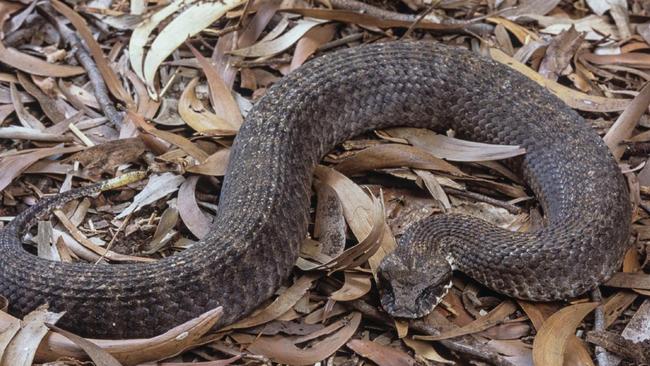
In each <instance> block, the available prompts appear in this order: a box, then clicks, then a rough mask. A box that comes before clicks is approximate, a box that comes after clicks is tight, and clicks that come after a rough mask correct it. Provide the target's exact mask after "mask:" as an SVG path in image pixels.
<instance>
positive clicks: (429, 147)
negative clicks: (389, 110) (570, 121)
mask: <svg viewBox="0 0 650 366" xmlns="http://www.w3.org/2000/svg"><path fill="white" fill-rule="evenodd" d="M386 133H387V134H388V135H389V136H392V137H396V138H402V139H405V140H407V141H408V142H409V143H410V144H411V145H413V146H415V147H418V148H420V149H422V150H425V151H427V152H429V153H430V154H432V155H433V156H435V157H438V158H440V159H446V160H451V161H486V160H500V159H507V158H512V157H515V156H519V155H522V154H525V153H526V150H525V149H524V148H521V147H519V146H512V145H494V144H484V143H481V142H472V141H467V140H460V139H456V138H452V137H448V136H445V135H440V134H437V133H435V132H433V131H431V130H427V129H423V128H412V127H398V128H391V129H389V130H386Z"/></svg>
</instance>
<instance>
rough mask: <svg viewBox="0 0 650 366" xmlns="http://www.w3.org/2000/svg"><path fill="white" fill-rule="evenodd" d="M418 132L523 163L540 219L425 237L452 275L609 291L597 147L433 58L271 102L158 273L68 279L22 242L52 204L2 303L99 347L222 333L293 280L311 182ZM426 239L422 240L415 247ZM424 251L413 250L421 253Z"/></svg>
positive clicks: (610, 242) (563, 117)
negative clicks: (45, 311)
mask: <svg viewBox="0 0 650 366" xmlns="http://www.w3.org/2000/svg"><path fill="white" fill-rule="evenodd" d="M392 126H413V127H422V128H430V129H434V130H439V131H444V130H447V129H453V130H455V132H456V133H457V135H458V136H460V137H462V138H467V139H471V140H475V141H481V142H487V143H498V144H516V145H521V146H522V147H524V148H525V149H526V150H527V154H526V155H525V156H524V157H523V159H521V162H520V166H519V169H520V171H521V172H522V175H523V177H524V178H525V181H526V182H527V184H528V185H529V187H530V188H531V189H532V191H533V192H534V193H535V195H536V197H537V198H538V200H539V202H540V203H541V207H542V209H543V211H544V213H545V218H546V225H545V226H544V227H543V228H542V229H540V230H537V231H534V232H531V233H516V232H510V231H507V230H503V229H500V228H497V227H494V226H491V225H490V224H487V223H486V222H483V221H481V220H479V219H471V218H459V217H449V218H448V219H444V217H446V216H443V219H440V220H436V221H435V222H434V223H433V224H431V223H428V224H427V223H425V224H424V225H422V226H421V227H424V228H426V227H428V226H432V227H430V228H429V229H431V230H433V231H434V232H435V231H437V232H438V233H441V234H443V235H446V236H447V237H449V238H451V239H450V240H448V241H445V243H447V244H450V243H453V244H454V245H451V246H444V247H445V249H446V250H448V251H449V252H450V253H452V254H453V257H454V260H455V265H456V266H457V267H458V269H460V270H462V271H464V272H466V273H467V274H469V275H470V276H472V277H474V278H475V279H477V280H478V281H480V282H481V283H483V284H485V285H487V286H489V287H491V288H493V289H495V290H497V291H500V292H503V293H506V294H509V295H512V296H516V297H521V298H527V299H533V300H539V299H542V300H548V299H559V298H566V297H568V296H573V295H577V294H579V293H582V292H584V291H586V290H588V289H590V288H593V287H594V286H596V285H598V284H599V283H602V282H603V281H604V280H606V279H607V278H608V277H609V276H610V275H611V274H612V272H613V271H615V270H616V268H617V266H619V265H620V263H621V258H622V256H623V253H624V251H625V248H626V246H627V241H628V236H629V227H630V204H629V199H628V193H627V187H626V184H625V181H624V179H623V176H622V174H621V173H620V170H619V168H618V166H617V164H616V162H615V161H614V159H613V157H612V156H611V155H610V153H609V152H608V150H607V148H606V146H605V145H604V144H603V142H602V140H601V139H600V138H599V137H598V136H597V134H596V133H594V131H592V130H591V128H590V127H589V126H588V125H587V124H586V122H585V121H584V120H583V119H582V118H581V117H580V116H579V115H578V114H577V113H575V112H574V111H572V110H571V109H569V108H568V107H567V106H566V105H564V104H563V103H562V102H561V101H560V100H559V99H557V98H556V97H555V96H553V95H551V94H550V93H548V92H547V91H546V90H544V89H543V88H542V87H540V86H539V85H537V84H535V83H534V82H532V81H530V80H529V79H527V78H525V77H524V76H522V75H520V74H518V73H516V72H514V71H512V70H510V69H509V68H507V67H505V66H502V65H500V64H497V63H495V62H493V61H490V60H488V59H486V58H483V57H480V56H477V55H475V54H473V53H471V52H468V51H466V50H461V49H459V48H452V47H446V46H442V45H438V44H434V43H431V42H393V43H385V44H374V45H366V46H360V47H355V48H351V49H345V50H342V51H337V52H334V53H331V54H327V55H324V56H322V57H318V58H316V59H314V60H313V61H311V62H308V63H307V64H305V65H304V66H303V67H301V68H299V69H298V70H297V71H295V72H293V73H291V74H289V75H288V76H286V77H284V78H283V79H281V80H280V81H278V82H277V83H276V84H275V85H273V86H272V87H271V88H269V89H268V91H267V93H266V95H265V96H264V97H263V98H262V99H261V100H260V101H259V102H258V103H257V104H256V106H255V107H254V108H253V109H252V110H251V111H250V112H249V114H248V116H247V118H246V122H245V123H244V125H243V126H242V128H241V130H240V131H239V134H238V135H237V138H236V139H235V143H234V145H233V147H232V153H231V160H230V163H229V167H228V169H227V174H226V177H225V179H224V183H223V186H222V189H221V197H220V203H219V208H218V212H217V215H216V218H215V221H214V223H213V227H212V228H211V230H210V231H209V233H208V234H207V235H206V236H205V237H204V238H202V239H201V240H200V241H199V242H198V243H197V244H195V245H194V246H193V247H191V248H190V249H187V250H185V251H183V252H181V253H178V254H175V255H173V256H170V257H167V258H164V259H162V260H160V261H157V262H155V263H146V264H121V265H111V266H107V265H96V266H93V265H92V264H86V263H61V262H54V261H48V260H43V259H39V258H36V257H35V256H33V255H32V254H29V253H28V252H26V251H25V250H24V249H23V248H22V245H21V241H20V236H21V235H22V234H23V233H24V231H25V230H26V229H27V227H28V225H30V224H32V223H33V222H34V221H35V219H36V217H37V216H38V215H39V214H41V213H43V212H44V211H46V210H49V209H51V208H52V207H53V206H55V205H57V204H59V203H61V202H63V201H65V200H67V199H70V198H72V197H76V196H79V195H81V194H84V193H88V192H91V191H93V190H96V187H94V188H93V187H92V186H91V187H90V188H85V189H84V188H82V189H81V190H79V191H74V192H72V193H68V194H64V195H62V196H56V197H55V198H52V199H49V200H44V201H42V202H39V204H37V205H35V206H33V207H31V208H30V209H28V210H26V211H25V212H24V213H22V214H20V215H18V216H17V217H16V218H15V219H14V220H13V221H12V222H11V223H10V224H8V225H7V226H6V227H5V228H4V229H3V230H2V232H1V233H0V294H1V295H3V296H5V297H7V298H8V299H9V301H10V312H12V313H14V314H16V315H19V316H22V315H24V314H26V313H27V312H29V311H31V310H33V309H34V308H36V307H37V306H39V305H41V304H44V303H49V305H50V308H51V309H53V310H56V311H61V310H67V314H66V315H65V316H64V317H63V318H62V319H61V321H60V324H61V325H62V327H64V328H67V329H70V330H73V331H76V332H77V333H79V334H81V335H84V336H92V337H97V338H116V337H118V338H133V337H149V336H153V335H156V334H159V333H162V332H164V331H166V330H168V329H169V328H171V327H173V326H175V325H178V324H180V323H182V322H184V321H187V320H189V319H191V318H194V317H196V316H197V315H199V314H201V313H203V312H205V311H207V310H209V309H212V308H215V307H217V306H223V308H224V316H223V317H222V318H221V320H220V321H219V325H227V324H231V323H233V322H235V321H237V320H238V319H241V318H242V317H244V316H245V315H247V314H249V313H250V312H251V311H252V310H253V309H255V308H256V307H257V306H259V305H260V304H261V303H262V302H264V301H265V300H267V299H269V298H270V297H271V296H272V295H273V293H274V292H275V291H276V290H277V289H278V288H279V286H280V285H281V284H282V282H283V281H284V280H286V278H287V277H288V276H289V274H290V272H291V268H292V266H293V265H294V263H295V261H296V259H297V255H298V249H299V245H300V244H301V242H302V241H303V240H304V238H305V237H306V234H307V227H308V223H309V205H310V196H311V181H312V172H313V169H314V167H315V164H317V163H318V161H319V160H320V158H321V157H322V156H323V155H324V154H325V153H326V152H328V151H329V150H331V149H332V148H333V147H334V146H335V145H336V144H337V143H340V142H341V141H344V140H345V139H348V138H350V137H353V136H355V135H358V134H360V133H363V132H365V131H368V130H372V129H378V128H387V127H392ZM427 232H428V231H426V230H415V231H414V234H413V235H415V238H413V239H415V241H418V240H419V239H422V240H421V241H423V240H425V239H427V236H428V234H427ZM420 237H421V238H420Z"/></svg>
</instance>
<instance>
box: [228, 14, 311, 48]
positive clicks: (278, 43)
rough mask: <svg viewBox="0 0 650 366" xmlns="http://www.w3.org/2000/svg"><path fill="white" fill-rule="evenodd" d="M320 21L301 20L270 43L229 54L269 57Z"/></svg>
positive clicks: (264, 42)
mask: <svg viewBox="0 0 650 366" xmlns="http://www.w3.org/2000/svg"><path fill="white" fill-rule="evenodd" d="M322 23H323V21H322V20H317V19H301V20H299V21H298V22H297V24H296V25H295V26H294V27H293V28H291V30H289V31H288V32H287V33H285V34H284V35H282V36H281V37H278V38H276V39H274V40H271V41H261V42H258V43H256V44H254V45H252V46H249V47H245V48H240V49H237V50H234V51H231V52H230V53H231V54H233V55H237V56H242V57H269V56H273V55H275V54H277V53H280V52H282V51H284V50H286V49H287V48H289V47H291V46H292V45H293V44H294V43H296V42H298V40H299V39H300V38H302V36H304V35H305V33H307V31H309V30H310V29H312V28H314V27H315V26H317V25H319V24H322Z"/></svg>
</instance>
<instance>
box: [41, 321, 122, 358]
mask: <svg viewBox="0 0 650 366" xmlns="http://www.w3.org/2000/svg"><path fill="white" fill-rule="evenodd" d="M45 325H46V326H47V327H48V328H50V329H51V330H53V331H55V332H57V333H59V334H61V335H62V336H64V337H66V338H68V339H69V340H71V341H72V342H74V343H75V344H76V345H77V346H79V347H80V348H81V349H83V350H84V352H86V354H87V355H88V357H90V359H91V360H92V361H93V362H94V363H95V364H96V365H98V366H122V364H121V363H120V361H118V360H116V359H115V357H113V356H111V354H110V353H108V351H106V350H104V349H102V348H101V347H99V346H97V345H96V344H95V343H93V342H91V341H89V340H87V339H85V338H83V337H79V336H78V335H76V334H74V333H72V332H68V331H67V330H64V329H61V328H59V327H57V326H55V325H53V324H47V323H46V324H45Z"/></svg>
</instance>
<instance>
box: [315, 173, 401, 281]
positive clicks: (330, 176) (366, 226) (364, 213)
mask: <svg viewBox="0 0 650 366" xmlns="http://www.w3.org/2000/svg"><path fill="white" fill-rule="evenodd" d="M314 175H315V176H316V177H317V178H318V179H319V180H320V181H321V182H322V183H323V184H327V185H329V186H330V187H332V188H333V189H334V191H336V194H337V195H338V196H339V199H340V201H341V204H342V205H343V214H344V215H345V220H346V221H347V223H348V225H349V226H350V229H351V230H352V232H353V233H354V236H355V237H356V238H357V240H359V241H361V242H363V241H366V239H368V238H369V237H370V234H371V233H372V232H373V231H374V230H378V229H375V227H376V224H375V223H377V222H378V221H377V219H378V218H379V216H381V221H384V220H383V212H378V211H377V210H378V208H377V203H373V200H372V199H371V198H370V197H368V195H367V194H366V193H365V192H364V191H363V190H362V189H361V188H359V186H357V185H356V184H354V182H352V181H351V180H350V179H348V178H346V177H345V176H344V175H342V174H340V173H338V172H336V171H335V170H333V169H330V168H326V167H323V166H317V167H316V169H315V170H314ZM368 241H369V240H368ZM379 241H380V247H379V249H376V250H377V252H376V253H375V254H373V256H372V257H370V259H369V260H368V263H369V264H370V268H371V269H372V270H373V273H374V272H376V269H377V267H378V266H379V263H380V262H381V260H382V259H383V258H384V256H386V254H388V253H390V252H392V251H393V249H395V246H396V245H397V244H396V243H395V238H394V237H393V235H392V233H391V232H390V228H389V227H388V225H386V224H385V223H384V224H383V232H381V238H380V239H379ZM344 254H345V253H344Z"/></svg>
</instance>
